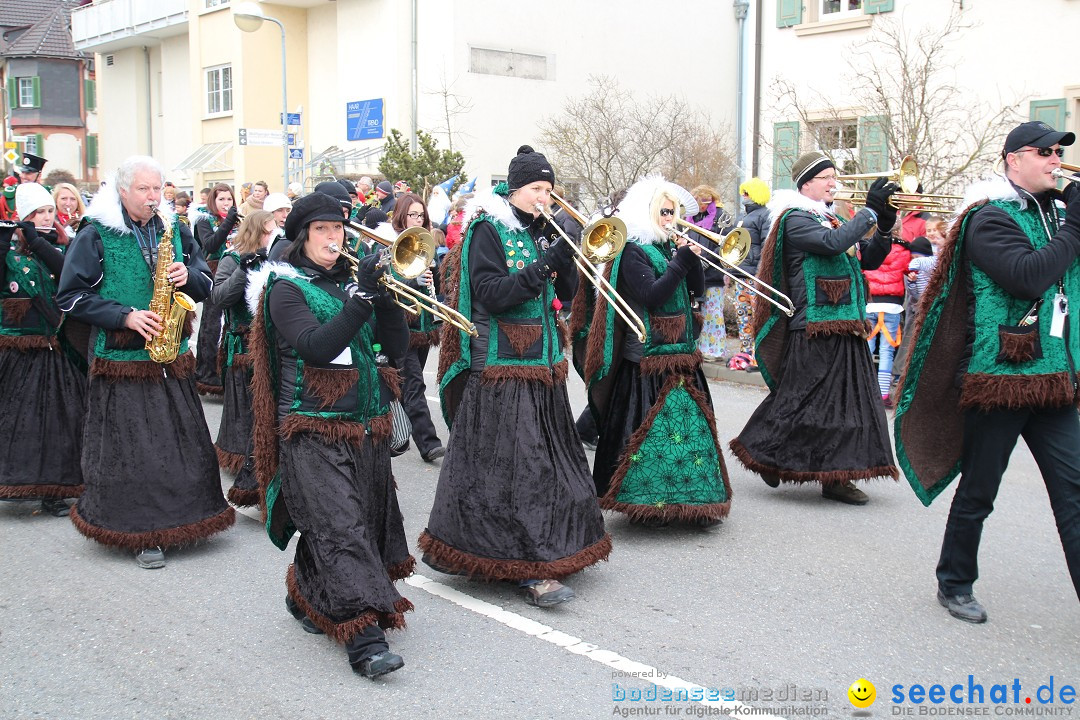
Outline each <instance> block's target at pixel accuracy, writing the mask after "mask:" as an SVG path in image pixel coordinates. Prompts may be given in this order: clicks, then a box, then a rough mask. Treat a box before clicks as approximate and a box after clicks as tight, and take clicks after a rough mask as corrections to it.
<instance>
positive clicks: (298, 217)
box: [285, 183, 345, 240]
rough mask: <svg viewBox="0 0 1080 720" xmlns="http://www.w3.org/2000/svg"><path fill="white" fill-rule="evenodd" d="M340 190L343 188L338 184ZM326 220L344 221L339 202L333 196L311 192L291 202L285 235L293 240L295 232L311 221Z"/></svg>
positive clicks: (343, 190) (342, 190)
mask: <svg viewBox="0 0 1080 720" xmlns="http://www.w3.org/2000/svg"><path fill="white" fill-rule="evenodd" d="M322 184H323V185H337V183H322ZM338 188H339V189H341V192H342V193H344V192H345V189H344V188H342V187H341V186H340V185H338ZM319 220H326V221H329V222H344V220H345V218H344V217H343V216H342V214H341V203H339V202H338V201H337V200H335V199H334V198H332V197H330V196H329V195H327V194H325V193H321V192H313V193H311V194H310V195H305V196H304V197H302V198H297V200H296V202H294V203H293V206H292V212H290V213H289V217H288V218H286V219H285V237H287V238H289V239H290V240H295V239H296V236H297V234H298V233H299V232H300V231H301V230H303V229H304V228H306V227H307V226H308V225H310V224H311V223H313V222H316V221H319Z"/></svg>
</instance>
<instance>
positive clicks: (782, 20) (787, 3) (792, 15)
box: [776, 0, 802, 28]
mask: <svg viewBox="0 0 1080 720" xmlns="http://www.w3.org/2000/svg"><path fill="white" fill-rule="evenodd" d="M800 23H802V0H776V27H778V28H786V27H794V26H795V25H799V24H800Z"/></svg>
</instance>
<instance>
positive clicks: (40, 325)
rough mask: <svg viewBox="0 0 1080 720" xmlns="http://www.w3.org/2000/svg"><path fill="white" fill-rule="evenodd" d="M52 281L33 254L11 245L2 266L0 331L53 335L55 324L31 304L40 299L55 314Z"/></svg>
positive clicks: (53, 281) (54, 289) (57, 313)
mask: <svg viewBox="0 0 1080 720" xmlns="http://www.w3.org/2000/svg"><path fill="white" fill-rule="evenodd" d="M12 242H14V241H12ZM60 249H61V250H63V247H61V248H60ZM56 281H57V278H55V277H53V276H52V274H51V273H49V271H48V269H47V268H46V267H45V266H44V265H43V264H42V263H40V262H38V261H37V260H36V259H35V258H34V256H33V255H30V254H26V255H24V254H22V253H19V252H17V251H16V249H15V248H14V247H12V249H11V251H10V252H8V254H7V264H6V265H5V267H4V285H3V287H2V288H0V298H2V303H0V335H7V336H25V335H41V336H45V337H53V336H54V335H56V332H57V330H58V328H57V327H56V326H54V325H52V324H51V323H50V322H49V321H48V320H47V319H46V318H45V316H44V315H42V314H41V313H40V312H38V310H37V308H35V307H34V303H35V302H44V303H46V304H47V305H49V306H50V308H52V309H53V310H54V311H55V314H56V316H57V317H59V315H60V310H59V309H58V308H57V307H56Z"/></svg>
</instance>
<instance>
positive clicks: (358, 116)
mask: <svg viewBox="0 0 1080 720" xmlns="http://www.w3.org/2000/svg"><path fill="white" fill-rule="evenodd" d="M382 136H383V100H382V98H376V99H374V100H357V101H355V102H350V103H345V137H346V138H347V139H349V140H376V139H378V138H381V137H382Z"/></svg>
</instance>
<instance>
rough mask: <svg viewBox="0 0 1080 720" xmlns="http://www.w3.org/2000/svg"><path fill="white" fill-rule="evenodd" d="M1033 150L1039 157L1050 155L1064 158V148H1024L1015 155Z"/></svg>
mask: <svg viewBox="0 0 1080 720" xmlns="http://www.w3.org/2000/svg"><path fill="white" fill-rule="evenodd" d="M1031 150H1034V151H1035V152H1037V153H1038V154H1039V157H1050V156H1051V155H1057V156H1058V157H1065V148H1062V147H1059V148H1024V149H1023V150H1017V151H1016V153H1017V154H1019V153H1022V152H1028V151H1031Z"/></svg>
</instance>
